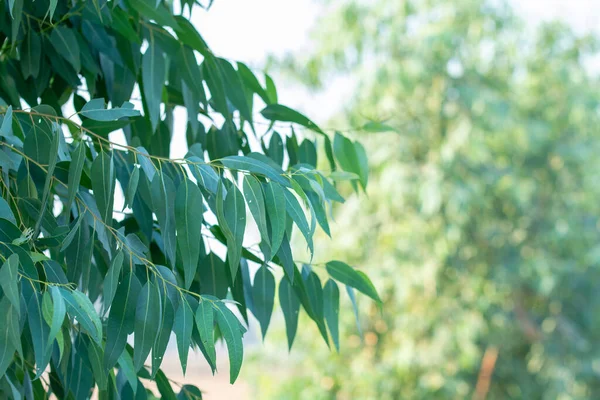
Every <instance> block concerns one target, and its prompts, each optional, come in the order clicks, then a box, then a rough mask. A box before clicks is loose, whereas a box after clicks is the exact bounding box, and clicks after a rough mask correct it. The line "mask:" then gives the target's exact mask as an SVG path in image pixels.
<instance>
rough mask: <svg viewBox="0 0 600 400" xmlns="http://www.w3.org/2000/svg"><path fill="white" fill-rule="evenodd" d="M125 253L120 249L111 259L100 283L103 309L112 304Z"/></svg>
mask: <svg viewBox="0 0 600 400" xmlns="http://www.w3.org/2000/svg"><path fill="white" fill-rule="evenodd" d="M124 259H125V255H124V254H123V250H120V251H119V252H118V253H117V254H116V256H115V257H114V258H113V259H112V261H111V263H110V267H109V268H108V272H107V273H106V276H105V277H104V284H103V285H102V297H103V304H104V307H105V309H107V308H108V307H109V306H110V304H112V302H113V299H114V298H115V293H116V292H117V286H118V284H119V278H120V276H121V269H123V261H124Z"/></svg>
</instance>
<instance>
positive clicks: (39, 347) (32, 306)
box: [27, 291, 51, 379]
mask: <svg viewBox="0 0 600 400" xmlns="http://www.w3.org/2000/svg"><path fill="white" fill-rule="evenodd" d="M27 317H28V318H27V319H28V322H29V331H30V332H31V339H32V340H33V351H34V354H35V370H36V379H37V378H39V377H40V376H41V375H42V373H43V372H44V370H45V369H46V366H47V365H48V363H49V362H50V355H51V352H50V351H49V350H48V348H49V346H48V337H49V336H50V327H49V326H48V324H46V322H45V321H44V316H43V312H42V299H41V296H40V294H39V293H38V292H37V291H34V292H33V294H32V295H31V297H30V299H29V305H28V306H27Z"/></svg>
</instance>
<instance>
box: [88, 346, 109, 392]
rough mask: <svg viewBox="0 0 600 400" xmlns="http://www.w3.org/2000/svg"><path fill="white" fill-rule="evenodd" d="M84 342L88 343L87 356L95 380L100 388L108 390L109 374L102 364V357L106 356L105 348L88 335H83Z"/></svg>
mask: <svg viewBox="0 0 600 400" xmlns="http://www.w3.org/2000/svg"><path fill="white" fill-rule="evenodd" d="M83 340H84V342H85V343H86V345H87V356H88V360H89V361H90V366H91V368H92V373H93V374H94V380H95V381H96V384H97V385H98V389H99V390H106V387H107V384H108V374H107V372H106V371H105V370H104V367H103V366H102V359H103V358H104V351H103V349H102V348H101V347H100V346H98V345H97V344H96V343H95V342H94V341H92V340H90V339H89V338H88V337H85V336H84V337H83Z"/></svg>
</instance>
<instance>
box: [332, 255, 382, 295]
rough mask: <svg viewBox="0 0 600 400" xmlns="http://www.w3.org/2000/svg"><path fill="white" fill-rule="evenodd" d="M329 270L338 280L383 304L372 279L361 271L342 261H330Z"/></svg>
mask: <svg viewBox="0 0 600 400" xmlns="http://www.w3.org/2000/svg"><path fill="white" fill-rule="evenodd" d="M326 269H327V272H328V273H329V276H331V277H332V278H333V279H335V280H336V281H338V282H340V283H343V284H345V285H348V286H351V287H353V288H354V289H356V290H358V291H359V292H362V293H364V294H366V295H367V296H369V297H370V298H372V299H373V300H375V301H376V302H378V303H379V304H381V299H380V298H379V295H378V294H377V290H376V289H375V286H373V283H371V280H370V279H369V278H368V277H367V276H366V275H365V274H364V273H361V272H360V271H356V270H355V269H354V268H352V267H351V266H349V265H348V264H346V263H344V262H342V261H330V262H328V263H327V264H326Z"/></svg>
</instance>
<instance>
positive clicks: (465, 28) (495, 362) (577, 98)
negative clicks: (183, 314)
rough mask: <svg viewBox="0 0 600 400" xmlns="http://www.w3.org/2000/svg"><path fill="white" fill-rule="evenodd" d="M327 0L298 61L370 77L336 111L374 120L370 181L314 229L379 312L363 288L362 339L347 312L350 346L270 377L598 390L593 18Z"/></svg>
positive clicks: (353, 119) (304, 357)
mask: <svg viewBox="0 0 600 400" xmlns="http://www.w3.org/2000/svg"><path fill="white" fill-rule="evenodd" d="M327 5H328V13H327V14H326V15H325V16H323V17H322V20H321V21H320V23H318V24H317V25H318V29H317V31H316V32H315V33H316V34H315V37H316V38H318V39H317V45H315V47H314V51H313V52H311V53H308V54H303V55H301V56H298V57H294V58H291V59H290V60H287V61H285V62H284V66H285V67H286V68H284V70H286V71H288V72H290V71H291V72H293V73H295V74H296V76H297V77H300V78H301V79H303V80H304V81H307V82H309V83H312V84H313V85H314V86H315V87H318V86H319V85H320V83H321V82H322V81H327V80H329V79H330V78H331V77H332V76H335V75H340V74H342V75H345V76H346V77H347V78H348V80H349V81H352V80H356V81H357V82H358V85H357V87H356V90H355V92H354V93H355V94H354V95H353V96H352V101H351V103H350V104H349V105H348V110H349V111H348V113H347V115H344V116H339V117H337V118H336V119H335V120H334V121H333V122H331V123H330V124H329V125H332V126H343V125H351V126H362V127H363V129H362V130H361V133H357V134H356V136H357V137H360V140H361V141H362V142H363V143H364V144H365V146H366V149H367V153H368V154H369V162H370V168H371V171H372V176H371V177H370V183H369V185H370V187H369V191H368V194H369V197H368V199H366V198H361V199H352V200H350V201H349V202H347V203H345V204H344V205H340V206H339V209H338V210H337V214H336V216H337V217H336V219H337V226H336V227H335V228H334V229H333V230H334V231H333V232H332V236H333V237H336V238H337V239H338V240H337V241H336V243H323V242H322V241H320V246H323V247H326V248H327V249H328V251H329V253H330V254H328V256H329V257H333V258H335V256H337V255H342V254H343V255H344V257H345V258H346V259H349V260H351V261H352V263H353V264H354V265H357V266H361V267H362V268H364V270H365V271H366V272H367V273H368V274H369V275H370V276H371V277H372V278H373V279H374V284H375V286H377V287H378V288H379V289H380V290H381V292H380V293H381V294H382V299H383V301H384V306H383V314H381V313H380V312H379V310H378V309H376V308H375V307H372V306H371V305H370V304H362V306H363V307H361V311H362V312H363V316H364V313H369V314H370V316H369V318H368V319H366V318H365V321H364V322H365V323H364V324H363V326H362V330H363V333H364V343H365V345H366V346H365V347H363V346H361V345H360V340H359V339H358V336H356V334H355V332H356V328H355V327H354V326H353V325H354V321H353V320H352V319H351V318H350V317H349V316H341V318H342V320H341V321H342V329H341V331H342V335H343V336H344V335H345V336H350V338H347V339H346V340H342V342H343V343H347V345H346V346H342V349H341V351H340V353H339V354H328V353H324V352H317V351H313V352H309V351H303V352H299V351H292V353H291V356H290V359H289V360H288V359H283V360H282V359H281V356H280V354H277V357H273V358H274V362H277V360H279V362H281V363H282V364H285V369H282V368H280V369H277V371H278V374H279V375H281V376H280V377H278V378H279V379H276V380H273V379H272V374H271V373H270V374H269V377H268V378H267V377H263V379H259V380H257V381H255V382H257V385H258V388H259V390H260V395H261V396H260V397H261V398H268V397H272V398H278V399H284V398H289V399H292V398H294V399H296V398H298V399H333V398H335V399H432V398H435V399H462V398H468V397H471V396H473V398H475V399H482V398H488V399H509V398H510V399H567V398H568V399H589V398H598V397H599V396H600V354H599V353H598V351H597V350H594V349H595V345H594V344H595V343H598V341H599V340H600V317H599V316H598V315H599V314H598V312H597V309H598V305H600V296H599V291H598V289H597V288H598V283H599V282H600V268H599V261H600V246H599V243H600V240H599V239H600V235H599V233H600V231H599V229H600V220H599V217H600V202H599V201H598V199H599V196H600V185H598V172H597V171H598V167H599V159H598V157H597V154H598V151H599V150H600V136H599V135H598V133H597V126H598V122H599V114H598V111H599V105H600V103H599V101H600V84H599V81H598V79H597V78H596V76H594V75H593V74H591V73H590V69H589V64H588V62H589V61H590V60H591V59H592V57H593V56H594V55H595V52H596V51H597V49H598V46H597V44H598V42H597V38H595V37H578V36H577V35H575V34H574V33H573V32H572V31H571V30H570V29H569V28H567V27H565V26H563V25H561V24H558V23H552V24H548V25H543V26H540V27H538V28H536V29H535V30H534V29H533V28H527V29H526V28H525V27H524V25H523V24H522V23H521V22H520V21H519V20H518V18H516V17H515V15H514V14H513V13H512V11H511V9H510V8H509V7H507V6H506V5H505V4H499V2H497V1H493V2H492V1H490V2H482V1H474V0H461V1H453V2H447V3H441V2H436V1H421V0H418V1H388V0H377V1H375V0H372V1H359V0H355V1H329V2H328V3H327ZM387 129H389V130H390V131H389V132H382V131H384V130H387ZM318 253H320V254H323V253H325V252H324V251H321V252H318ZM367 321H368V322H367ZM314 335H315V333H314V332H312V331H309V332H302V333H301V334H299V338H298V340H299V341H300V342H301V344H302V346H307V347H311V346H316V344H313V343H314V340H313V337H314ZM300 342H298V344H299V346H298V347H297V348H298V349H299V348H301V347H300ZM279 351H280V350H279ZM332 360H333V361H332ZM325 361H327V362H325ZM262 362H264V360H263V361H262ZM290 363H291V366H290V365H289V364H290ZM490 375H491V377H490ZM490 380H491V382H490Z"/></svg>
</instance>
